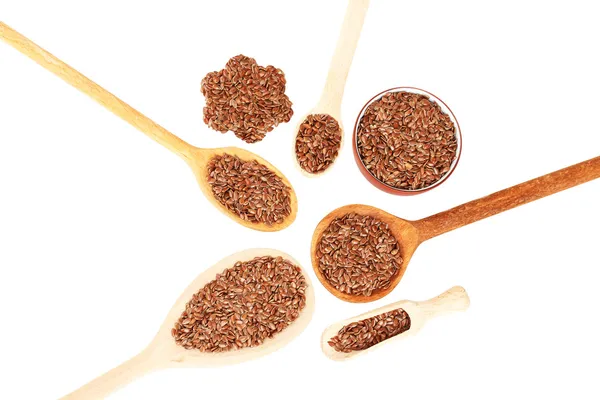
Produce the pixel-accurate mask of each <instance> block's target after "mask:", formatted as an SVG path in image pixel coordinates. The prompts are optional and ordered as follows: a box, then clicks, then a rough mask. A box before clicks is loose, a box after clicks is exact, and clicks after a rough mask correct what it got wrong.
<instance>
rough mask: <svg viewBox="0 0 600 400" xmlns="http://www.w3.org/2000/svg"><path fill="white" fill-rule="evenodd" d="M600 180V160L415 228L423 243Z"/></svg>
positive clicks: (476, 202) (419, 223)
mask: <svg viewBox="0 0 600 400" xmlns="http://www.w3.org/2000/svg"><path fill="white" fill-rule="evenodd" d="M597 178H600V157H596V158H592V159H591V160H587V161H584V162H581V163H579V164H575V165H572V166H570V167H567V168H563V169H561V170H558V171H556V172H552V173H550V174H547V175H544V176H541V177H539V178H536V179H532V180H530V181H527V182H524V183H521V184H519V185H516V186H513V187H510V188H508V189H504V190H501V191H499V192H496V193H494V194H491V195H489V196H486V197H482V198H480V199H477V200H473V201H470V202H468V203H466V204H463V205H460V206H458V207H454V208H452V209H450V210H448V211H443V212H441V213H438V214H435V215H432V216H431V217H428V218H424V219H422V220H420V221H415V222H414V223H413V224H414V225H415V226H416V227H417V229H418V230H419V239H420V241H422V242H423V241H425V240H428V239H431V238H433V237H435V236H438V235H441V234H442V233H446V232H449V231H452V230H454V229H456V228H460V227H461V226H465V225H468V224H472V223H473V222H477V221H479V220H482V219H484V218H487V217H491V216H492V215H496V214H498V213H501V212H503V211H507V210H510V209H511V208H515V207H518V206H520V205H523V204H527V203H529V202H532V201H534V200H538V199H541V198H542V197H546V196H549V195H551V194H554V193H558V192H561V191H563V190H566V189H569V188H572V187H574V186H577V185H581V184H582V183H586V182H588V181H591V180H593V179H597Z"/></svg>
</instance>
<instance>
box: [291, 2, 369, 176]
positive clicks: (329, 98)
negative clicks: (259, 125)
mask: <svg viewBox="0 0 600 400" xmlns="http://www.w3.org/2000/svg"><path fill="white" fill-rule="evenodd" d="M369 1H370V0H349V1H348V8H347V9H346V15H345V17H344V22H343V23H342V30H341V32H340V36H339V38H338V42H337V46H336V48H335V53H334V54H333V58H332V59H331V65H330V67H329V73H328V74H327V80H326V81H325V87H324V88H323V92H322V94H321V99H320V100H319V102H318V103H317V105H316V106H315V108H313V109H312V110H311V112H309V113H308V114H307V115H305V116H304V117H303V118H302V119H301V120H300V123H299V124H298V127H297V128H296V132H298V131H299V129H300V125H302V123H303V122H304V120H305V119H306V117H308V116H309V115H312V114H328V115H330V116H332V117H333V118H334V119H335V120H336V121H337V122H338V124H339V126H340V130H341V135H342V141H341V143H340V148H339V150H338V156H339V151H341V150H342V145H343V142H344V128H343V126H342V119H341V114H342V98H343V96H344V88H345V86H346V79H347V78H348V72H349V71H350V66H351V65H352V58H354V51H355V50H356V45H357V43H358V39H359V37H360V31H361V30H362V26H363V22H364V20H365V16H366V15H367V9H368V8H369ZM295 143H296V141H295V140H294V156H295V155H296V152H295V148H296V145H295ZM296 162H298V159H297V158H296ZM334 162H335V161H334ZM298 164H299V163H298ZM332 166H333V165H330V166H329V167H328V168H327V169H326V170H325V171H328V170H330V169H331V167H332ZM300 170H301V171H302V172H303V173H304V174H305V175H307V176H317V175H321V174H323V172H325V171H323V172H319V173H317V174H311V173H309V172H307V171H305V170H304V169H302V168H300Z"/></svg>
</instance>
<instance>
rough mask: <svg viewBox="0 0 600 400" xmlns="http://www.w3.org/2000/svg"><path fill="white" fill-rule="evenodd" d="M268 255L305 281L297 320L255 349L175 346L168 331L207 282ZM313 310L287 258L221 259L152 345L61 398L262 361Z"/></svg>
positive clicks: (259, 252) (86, 399) (79, 398)
mask: <svg viewBox="0 0 600 400" xmlns="http://www.w3.org/2000/svg"><path fill="white" fill-rule="evenodd" d="M265 255H270V256H272V257H283V258H284V259H286V260H289V261H290V262H292V263H293V264H295V265H297V266H299V267H300V268H301V269H302V273H303V275H304V277H305V278H306V283H307V290H306V306H305V307H304V309H303V310H302V311H301V312H300V317H298V319H296V320H295V321H294V322H293V323H292V324H291V325H290V326H288V327H287V328H286V329H284V330H283V331H282V332H280V333H278V334H277V335H275V336H273V337H272V338H270V339H267V340H265V342H264V343H263V344H262V345H260V346H258V347H250V348H244V349H240V350H236V351H229V352H224V353H203V352H200V351H198V350H186V349H184V348H183V347H180V346H177V344H176V343H175V340H174V339H173V337H172V336H171V329H172V328H173V327H174V326H175V323H176V322H177V320H178V319H179V317H180V316H181V314H182V313H183V311H184V310H185V305H186V304H187V302H188V301H189V300H190V299H191V298H192V297H193V295H194V294H195V293H196V292H198V290H200V289H201V288H202V287H204V286H205V285H206V284H207V283H208V282H210V281H212V280H213V279H215V277H216V275H217V274H218V273H220V272H222V271H223V270H224V269H225V268H228V267H231V266H233V265H234V264H235V263H236V262H237V261H248V260H252V259H253V258H255V257H260V256H265ZM314 307H315V297H314V286H313V284H312V282H311V280H310V277H309V275H308V274H307V273H306V270H305V269H304V268H302V266H301V264H300V263H298V261H296V260H295V259H294V258H293V257H291V256H290V255H289V254H286V253H283V252H281V251H278V250H274V249H248V250H244V251H241V252H238V253H235V254H232V255H230V256H228V257H225V258H224V259H222V260H221V261H219V262H218V263H216V264H215V265H213V266H212V267H210V268H208V269H206V270H205V271H204V272H202V273H201V274H200V275H199V276H198V277H197V278H196V279H195V280H194V281H193V282H192V283H191V284H190V285H189V286H188V287H187V288H186V289H185V290H184V291H183V293H182V294H181V295H180V296H179V298H178V299H177V301H176V302H175V304H174V305H173V307H172V308H171V310H170V311H169V313H168V314H167V317H166V318H165V320H164V322H163V324H162V325H161V327H160V329H159V331H158V333H157V334H156V336H155V338H154V339H153V340H152V342H151V343H150V344H149V345H148V347H146V349H144V350H143V351H142V352H141V353H140V354H138V355H137V356H135V357H133V358H132V359H131V360H129V361H126V362H125V363H123V364H122V365H120V366H118V367H116V368H114V369H112V370H111V371H109V372H107V373H106V374H104V375H102V376H100V377H98V378H96V379H95V380H93V381H91V382H89V383H88V384H86V385H84V386H82V387H81V388H79V389H77V390H76V391H74V392H73V393H71V394H69V395H67V396H65V397H64V398H63V399H65V400H98V399H104V398H105V397H106V396H108V395H109V394H110V393H112V392H114V391H115V390H117V389H119V388H120V387H123V386H125V385H127V384H128V383H130V382H132V381H133V380H134V379H136V378H139V377H141V376H143V375H144V374H147V373H150V372H152V371H155V370H159V369H164V368H173V367H216V366H225V365H232V364H238V363H241V362H245V361H250V360H254V359H256V358H259V357H263V356H265V355H267V354H270V353H272V352H274V351H277V350H279V349H280V348H282V347H283V346H285V345H287V344H288V343H290V342H291V341H292V340H293V339H294V338H296V337H297V336H298V335H299V334H300V333H302V331H304V329H305V328H306V327H307V326H308V324H309V322H310V320H311V318H312V315H313V312H314Z"/></svg>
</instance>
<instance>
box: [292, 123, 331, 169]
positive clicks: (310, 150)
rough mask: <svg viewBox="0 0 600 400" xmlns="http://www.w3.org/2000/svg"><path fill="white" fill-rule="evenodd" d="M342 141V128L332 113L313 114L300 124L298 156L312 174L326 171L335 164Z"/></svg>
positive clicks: (297, 138)
mask: <svg viewBox="0 0 600 400" xmlns="http://www.w3.org/2000/svg"><path fill="white" fill-rule="evenodd" d="M341 143H342V130H341V128H340V125H339V124H338V122H337V121H336V120H335V118H333V117H332V116H331V115H327V114H311V115H309V116H307V117H306V119H305V120H304V121H303V122H302V124H300V128H299V129H298V134H297V136H296V146H295V149H296V158H297V160H298V163H299V164H300V167H301V168H302V169H303V170H305V171H306V172H309V173H311V174H318V173H320V172H323V171H325V170H326V169H327V168H329V167H330V166H331V164H333V162H334V161H335V159H336V157H337V156H338V151H339V150H340V145H341Z"/></svg>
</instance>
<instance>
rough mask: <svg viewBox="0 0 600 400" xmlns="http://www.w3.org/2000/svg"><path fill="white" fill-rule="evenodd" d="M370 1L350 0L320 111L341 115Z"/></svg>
mask: <svg viewBox="0 0 600 400" xmlns="http://www.w3.org/2000/svg"><path fill="white" fill-rule="evenodd" d="M368 8H369V0H349V1H348V8H347V9H346V16H345V17H344V22H343V23H342V30H341V32H340V36H339V38H338V42H337V46H336V48H335V53H334V54H333V58H332V59H331V65H330V66H329V73H328V74H327V80H326V81H325V87H324V89H323V94H322V95H321V99H320V100H319V104H318V106H317V110H318V111H322V112H326V113H334V114H336V113H339V110H340V108H341V104H342V97H343V95H344V87H345V86H346V78H347V77H348V72H349V71H350V66H351V65H352V58H353V57H354V51H355V50H356V44H357V43H358V38H359V37H360V31H361V30H362V26H363V22H364V20H365V16H366V15H367V9H368Z"/></svg>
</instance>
